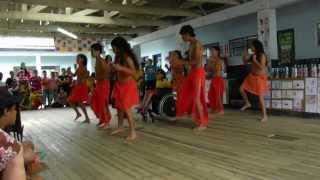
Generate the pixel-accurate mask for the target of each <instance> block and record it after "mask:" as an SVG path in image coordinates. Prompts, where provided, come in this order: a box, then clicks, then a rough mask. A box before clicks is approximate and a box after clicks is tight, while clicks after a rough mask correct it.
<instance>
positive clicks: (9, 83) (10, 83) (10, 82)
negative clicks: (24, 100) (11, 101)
mask: <svg viewBox="0 0 320 180" xmlns="http://www.w3.org/2000/svg"><path fill="white" fill-rule="evenodd" d="M6 87H7V89H8V90H9V92H11V93H12V94H17V92H18V81H17V79H16V78H15V75H14V72H13V71H10V77H9V78H8V79H7V80H6Z"/></svg>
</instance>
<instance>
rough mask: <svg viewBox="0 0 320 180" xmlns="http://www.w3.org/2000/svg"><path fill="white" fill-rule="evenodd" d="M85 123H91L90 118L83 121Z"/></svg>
mask: <svg viewBox="0 0 320 180" xmlns="http://www.w3.org/2000/svg"><path fill="white" fill-rule="evenodd" d="M82 123H83V124H90V119H86V120H84V121H82Z"/></svg>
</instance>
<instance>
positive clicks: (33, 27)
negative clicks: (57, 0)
mask: <svg viewBox="0 0 320 180" xmlns="http://www.w3.org/2000/svg"><path fill="white" fill-rule="evenodd" d="M57 27H62V28H64V29H66V30H68V31H70V32H73V33H77V34H78V33H80V34H114V33H118V34H124V35H134V34H146V33H150V32H152V31H151V29H150V28H121V27H114V28H112V27H109V28H95V27H89V28H87V27H83V26H80V25H75V24H68V25H63V24H57V25H48V26H39V25H38V24H25V23H23V24H20V23H17V24H9V25H5V24H1V25H0V30H12V31H14V32H57Z"/></svg>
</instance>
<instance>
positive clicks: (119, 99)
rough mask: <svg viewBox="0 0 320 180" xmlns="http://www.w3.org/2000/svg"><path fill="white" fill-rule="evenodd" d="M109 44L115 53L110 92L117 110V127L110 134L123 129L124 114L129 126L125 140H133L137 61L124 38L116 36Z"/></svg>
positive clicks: (137, 96)
mask: <svg viewBox="0 0 320 180" xmlns="http://www.w3.org/2000/svg"><path fill="white" fill-rule="evenodd" d="M111 46H112V49H113V51H114V53H115V54H116V61H115V62H116V64H114V65H113V69H114V70H115V71H116V73H117V76H118V77H117V82H116V84H115V85H114V88H113V94H112V96H113V98H114V100H115V106H116V108H117V112H118V129H116V130H115V131H113V132H112V133H111V135H115V134H118V133H120V132H123V131H124V129H123V119H124V117H125V116H126V118H127V119H128V123H129V128H130V135H129V136H128V137H127V140H134V139H136V137H137V134H136V131H135V121H134V119H133V114H132V108H133V106H135V105H137V104H138V103H139V94H138V88H137V83H136V81H135V80H134V76H135V74H136V72H137V71H138V70H139V63H138V60H137V58H136V56H135V55H134V53H133V51H132V49H131V47H130V44H129V43H128V42H127V41H126V40H125V39H124V38H122V37H117V38H115V39H113V40H112V42H111Z"/></svg>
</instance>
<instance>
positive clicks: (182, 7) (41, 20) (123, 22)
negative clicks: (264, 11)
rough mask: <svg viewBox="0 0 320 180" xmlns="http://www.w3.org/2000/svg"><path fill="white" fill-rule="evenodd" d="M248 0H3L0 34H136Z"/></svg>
mask: <svg viewBox="0 0 320 180" xmlns="http://www.w3.org/2000/svg"><path fill="white" fill-rule="evenodd" d="M246 1H248V0H0V34H2V35H19V36H20V35H22V36H48V35H49V36H50V35H60V34H59V33H57V32H56V29H57V27H62V28H64V29H66V30H68V31H71V32H73V33H75V34H77V35H79V36H96V37H97V36H98V37H100V36H101V37H103V38H107V39H108V38H113V37H114V36H116V35H122V36H125V37H127V38H134V37H137V36H139V35H143V34H146V33H150V32H153V31H156V30H158V29H161V28H165V27H167V26H170V25H173V24H177V23H181V22H183V21H186V20H190V19H192V18H196V17H199V16H204V15H206V14H209V13H212V12H216V11H219V10H223V9H226V8H229V7H232V6H236V5H239V4H241V3H244V2H246Z"/></svg>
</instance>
